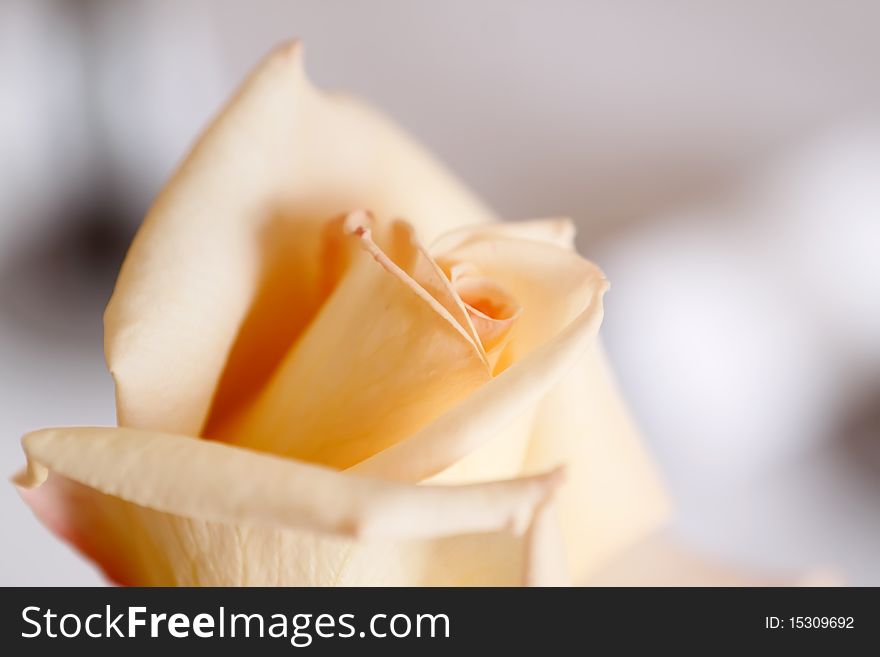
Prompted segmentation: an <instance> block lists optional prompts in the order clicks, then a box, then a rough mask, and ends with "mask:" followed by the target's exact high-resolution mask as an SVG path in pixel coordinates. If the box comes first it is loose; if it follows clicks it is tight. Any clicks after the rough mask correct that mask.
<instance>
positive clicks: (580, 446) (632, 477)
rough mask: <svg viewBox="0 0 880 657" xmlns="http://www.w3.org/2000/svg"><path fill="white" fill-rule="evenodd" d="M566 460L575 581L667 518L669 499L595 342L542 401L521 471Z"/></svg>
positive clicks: (562, 496) (568, 537) (561, 503)
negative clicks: (569, 474) (568, 475)
mask: <svg viewBox="0 0 880 657" xmlns="http://www.w3.org/2000/svg"><path fill="white" fill-rule="evenodd" d="M559 463H565V464H566V468H567V469H568V470H569V471H570V473H571V476H570V477H569V478H568V479H566V483H565V485H564V486H563V487H562V489H561V490H560V491H559V495H558V497H557V504H556V506H557V508H558V511H559V519H560V522H561V523H562V529H563V535H564V537H565V546H566V553H567V555H568V562H569V564H570V566H571V570H572V577H573V578H574V580H575V581H578V580H581V579H583V578H584V577H587V576H588V575H589V574H590V573H591V572H593V571H594V570H595V569H596V568H598V567H599V566H601V565H602V564H603V563H604V562H605V561H606V560H607V559H609V558H611V557H612V556H613V555H614V554H616V553H617V552H618V551H620V550H623V549H625V548H626V547H628V546H629V545H631V544H632V543H634V542H636V541H638V540H640V539H641V538H643V537H644V536H646V535H647V534H649V533H652V532H654V531H655V530H656V529H657V528H658V527H660V526H661V525H662V524H663V523H665V522H666V521H667V520H668V515H669V500H668V498H667V495H666V491H665V489H664V486H663V484H662V482H661V481H660V478H659V476H658V473H657V471H656V470H655V467H654V464H653V461H652V460H651V458H650V455H649V454H648V452H647V451H646V450H645V448H644V446H643V445H642V442H641V437H640V436H639V433H638V431H637V430H636V428H635V425H634V424H633V423H632V421H631V420H630V417H629V414H628V413H627V410H626V407H625V405H624V403H623V401H622V399H621V397H620V395H619V393H618V391H617V387H616V385H615V382H614V380H613V378H612V376H611V374H610V371H609V370H608V367H607V365H606V363H605V357H604V353H603V350H602V347H601V345H600V344H596V345H594V346H593V347H592V348H590V349H588V350H587V352H586V353H585V354H584V355H583V356H582V357H581V358H580V360H579V361H578V362H577V364H576V365H575V367H574V368H573V369H572V370H571V371H570V372H569V373H568V375H567V376H566V377H565V378H564V379H563V380H562V381H560V382H559V383H558V384H557V385H556V386H555V387H554V389H553V390H552V391H551V392H550V394H548V395H547V397H546V398H545V399H544V400H543V401H542V402H541V406H540V408H539V410H538V413H537V417H536V421H535V425H534V428H533V431H532V437H531V442H530V444H529V450H528V454H527V457H526V460H525V466H524V469H523V472H539V471H542V470H543V469H545V468H548V467H551V466H552V465H553V464H559Z"/></svg>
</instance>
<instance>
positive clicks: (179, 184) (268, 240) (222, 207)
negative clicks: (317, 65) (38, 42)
mask: <svg viewBox="0 0 880 657" xmlns="http://www.w3.org/2000/svg"><path fill="white" fill-rule="evenodd" d="M358 208H368V209H369V210H370V211H372V212H373V213H374V214H375V215H376V216H377V217H378V218H380V219H382V220H386V219H389V218H392V217H407V218H409V219H410V220H411V221H413V222H414V223H415V225H416V228H417V229H418V232H419V234H420V235H421V236H422V237H423V238H424V239H433V238H434V237H435V236H436V235H438V234H439V233H440V232H442V231H444V230H448V229H450V228H452V227H454V226H456V225H465V224H470V223H480V222H485V221H489V220H491V219H492V216H491V214H490V213H489V212H488V211H487V210H486V209H485V208H484V207H483V206H482V205H481V204H480V203H479V202H478V201H476V200H475V199H474V198H473V197H472V196H471V195H470V194H469V193H468V192H466V191H465V190H463V189H462V187H461V186H460V185H459V184H458V183H457V182H456V181H455V180H454V179H453V177H452V176H450V175H449V174H448V173H447V172H446V171H445V170H444V169H443V168H442V167H441V166H439V165H438V164H437V163H436V162H435V161H433V160H432V159H431V158H430V157H429V156H427V155H426V154H425V153H424V152H422V150H421V149H420V148H419V147H417V146H416V145H415V144H413V142H412V141H411V140H410V139H409V138H408V137H406V136H405V135H403V134H402V133H401V132H400V131H399V130H398V129H397V128H395V127H394V126H392V125H391V124H390V123H389V122H388V121H386V120H385V119H384V118H382V117H381V116H380V115H378V114H377V113H375V112H374V111H372V110H371V109H369V108H367V107H366V106H364V105H363V104H361V103H359V102H357V101H355V100H352V99H349V98H346V97H343V96H340V95H337V94H326V93H323V92H320V91H318V90H316V89H315V88H314V87H313V86H312V85H311V84H310V83H309V81H308V80H307V79H306V77H305V75H304V74H303V71H302V65H301V49H300V47H299V46H298V45H296V44H292V45H286V46H283V47H281V48H279V49H278V50H276V51H275V52H274V53H272V54H271V55H270V56H269V57H268V58H267V59H266V60H265V61H264V62H263V63H262V64H261V65H260V66H259V67H258V68H257V70H256V72H254V73H253V74H252V75H251V77H250V78H249V79H248V80H247V81H246V82H245V83H244V84H243V86H242V87H241V89H240V90H239V92H238V93H237V94H236V95H235V97H234V98H233V99H232V101H231V102H230V104H229V105H228V106H227V107H226V108H225V109H224V111H223V112H222V113H221V114H220V116H219V117H218V118H217V119H216V120H215V121H214V122H213V123H212V124H211V125H210V126H209V128H208V129H207V131H206V132H205V133H204V134H203V135H202V137H201V138H200V139H199V141H198V143H197V144H196V145H195V147H194V149H193V150H192V152H191V153H190V154H189V156H188V157H187V158H186V160H185V161H184V162H183V164H182V165H181V166H180V168H179V169H178V170H177V172H176V173H175V174H174V176H173V178H172V179H171V181H170V182H169V183H168V185H167V186H166V187H165V189H164V190H163V191H162V193H161V194H160V195H159V197H158V199H157V200H156V202H155V204H154V206H153V207H152V208H151V210H150V212H149V214H148V215H147V218H146V220H145V221H144V224H143V226H142V227H141V230H140V231H139V233H138V235H137V237H136V238H135V240H134V243H133V244H132V246H131V249H130V251H129V253H128V256H127V258H126V262H125V264H124V265H123V268H122V271H121V273H120V277H119V280H118V281H117V284H116V289H115V290H114V293H113V297H112V298H111V301H110V304H109V305H108V308H107V312H106V314H105V334H106V338H105V347H106V355H107V361H108V364H109V366H110V369H111V371H112V373H113V376H114V378H115V381H116V386H117V390H116V394H117V413H118V417H119V421H120V423H121V424H123V425H126V426H134V427H141V428H151V429H156V430H164V431H172V432H178V433H186V434H191V435H195V434H197V433H198V432H199V431H200V430H201V428H202V425H203V423H204V421H205V417H206V414H207V413H208V409H209V406H210V404H211V399H212V396H213V394H214V391H215V387H216V385H217V381H218V378H219V377H220V375H221V372H222V371H223V369H224V366H225V363H226V360H227V357H228V356H229V354H230V351H231V350H232V349H233V345H234V343H235V342H236V339H237V336H238V332H239V329H240V328H241V327H242V325H243V323H246V322H247V321H248V314H249V312H250V310H251V309H252V306H253V304H254V302H255V299H261V298H262V302H261V303H258V304H257V307H258V308H259V309H260V311H261V312H262V311H264V310H265V311H266V312H269V315H267V317H266V318H262V319H261V318H257V319H254V318H250V323H251V324H252V325H253V326H255V327H256V329H255V331H256V333H255V337H254V339H253V340H252V343H254V344H259V343H260V340H261V338H262V335H261V331H262V332H265V333H266V334H267V335H268V337H269V339H270V341H272V342H273V343H275V342H278V343H281V344H280V346H278V348H279V349H281V348H283V347H284V344H283V339H281V338H279V337H278V336H277V335H276V334H275V331H277V332H278V333H279V334H280V335H281V336H282V338H283V335H284V331H295V330H296V328H297V327H298V326H299V325H300V324H301V323H302V318H303V317H308V316H309V315H310V313H311V312H312V311H313V309H314V305H315V292H314V291H313V290H314V286H315V285H316V280H317V273H316V270H317V264H316V263H317V258H318V257H319V253H320V248H318V246H319V237H318V236H319V233H320V230H321V226H322V225H323V222H324V221H326V220H328V219H331V218H333V217H335V216H338V215H340V214H345V213H347V212H350V211H352V210H355V209H358ZM288 248H289V249H290V250H287V249H288ZM279 251H280V253H279ZM285 254H286V259H285ZM279 263H280V264H279ZM267 278H268V280H269V281H270V283H266V280H267ZM267 285H268V287H269V288H270V289H268V290H266V289H265V287H266V286H267ZM263 297H268V298H263ZM281 300H285V302H286V304H287V306H286V307H283V309H282V310H276V311H275V312H277V313H278V314H279V316H280V319H281V321H280V322H277V321H275V319H274V316H273V315H272V311H271V310H268V309H272V308H275V309H277V308H278V306H279V303H280V301H281Z"/></svg>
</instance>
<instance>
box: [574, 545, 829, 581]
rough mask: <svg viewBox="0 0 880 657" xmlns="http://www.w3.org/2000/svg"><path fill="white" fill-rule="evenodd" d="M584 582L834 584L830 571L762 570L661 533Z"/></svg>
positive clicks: (627, 551)
mask: <svg viewBox="0 0 880 657" xmlns="http://www.w3.org/2000/svg"><path fill="white" fill-rule="evenodd" d="M581 583H582V584H585V585H586V586H793V585H801V586H834V585H837V584H839V583H840V579H839V578H838V577H837V576H836V575H834V574H833V573H830V572H829V573H825V572H820V571H815V572H813V573H809V574H807V575H806V576H796V575H788V576H783V575H779V574H775V575H773V574H770V573H763V574H762V573H761V572H759V571H757V570H755V569H749V568H746V567H743V566H740V567H734V566H731V565H730V564H727V563H724V562H722V561H720V560H719V559H711V558H709V557H706V556H705V555H702V554H699V553H698V552H696V551H695V550H693V549H690V548H686V547H685V546H683V545H681V544H680V543H677V542H676V541H674V540H672V539H670V538H668V537H665V536H663V535H659V534H657V535H654V536H650V537H648V538H646V539H644V540H642V541H640V542H639V543H637V544H635V545H633V546H631V547H629V548H628V549H627V550H623V551H622V552H621V553H620V554H618V555H616V556H615V558H614V559H613V560H611V562H610V563H608V564H607V565H606V566H605V567H604V568H602V569H601V570H599V571H598V572H596V573H594V574H593V576H592V577H591V578H589V579H587V580H585V581H582V582H581Z"/></svg>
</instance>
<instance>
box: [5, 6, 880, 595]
mask: <svg viewBox="0 0 880 657" xmlns="http://www.w3.org/2000/svg"><path fill="white" fill-rule="evenodd" d="M878 26H880V3H877V2H873V1H871V0H865V1H861V2H860V1H830V0H829V1H824V0H811V1H809V2H807V1H796V0H763V1H757V0H754V1H739V2H734V1H732V0H731V1H721V2H701V1H696V0H694V1H685V0H674V1H664V2H660V1H657V2H651V1H649V0H643V1H638V2H611V1H608V2H603V1H597V0H589V1H581V2H575V1H562V0H553V1H549V2H546V1H543V2H542V1H538V0H530V1H514V0H490V1H487V0H483V1H477V2H474V1H471V2H467V1H464V0H457V1H446V2H430V3H429V2H407V1H404V0H401V1H390V0H383V1H378V2H375V1H374V2H369V3H365V2H340V1H335V0H320V1H319V0H315V1H312V0H300V1H297V2H270V1H252V2H230V1H215V2H208V1H190V2H171V1H150V2H143V1H133V2H125V3H119V2H109V1H106V2H105V1H101V0H71V1H68V2H46V1H33V0H21V1H17V0H2V2H0V465H2V470H3V471H4V472H6V473H8V474H11V473H12V472H13V471H15V470H16V469H17V468H18V467H20V465H21V464H22V463H23V458H22V455H21V451H20V447H19V444H18V440H19V438H20V436H21V435H22V434H23V433H24V432H25V431H27V430H30V429H33V428H37V427H42V426H47V425H53V424H65V425H66V424H76V423H80V424H101V423H105V424H111V423H113V422H114V411H113V393H112V385H111V382H110V378H109V376H108V375H107V374H106V372H105V370H104V364H103V357H102V353H101V324H100V317H101V310H102V308H103V304H104V303H105V302H106V299H107V297H108V295H109V292H110V290H111V287H112V283H113V280H114V276H115V273H116V269H117V267H118V265H119V263H120V261H121V258H122V255H123V253H124V249H125V247H126V245H127V243H128V240H129V239H130V238H131V235H132V234H133V232H134V230H135V228H136V226H137V224H138V222H139V220H140V218H141V217H142V216H143V214H144V212H145V210H146V208H147V207H148V205H149V202H150V199H151V198H152V197H153V196H154V195H155V193H156V192H157V191H158V190H159V189H160V187H161V185H162V183H163V181H164V180H165V179H166V178H167V177H168V175H169V173H170V171H171V170H172V168H173V166H174V164H175V162H176V161H177V160H178V159H179V158H180V157H181V156H182V155H183V154H184V153H185V151H186V149H187V147H188V145H189V143H190V142H191V141H192V139H193V138H194V137H195V135H196V134H197V133H198V131H199V130H200V128H201V126H202V125H203V124H204V123H205V121H206V120H207V119H208V118H209V117H210V116H211V115H212V114H213V113H214V112H215V111H216V110H217V109H218V108H219V107H220V106H221V104H222V103H223V102H224V100H225V99H226V97H227V96H228V95H229V93H230V92H231V91H232V90H233V89H234V87H235V86H236V84H237V83H238V82H239V81H240V79H241V78H242V76H243V75H244V74H245V73H246V72H247V70H248V69H249V68H250V67H251V66H252V65H253V64H254V63H255V62H256V61H257V60H258V59H259V58H260V57H261V56H262V55H263V54H264V53H265V52H266V51H267V50H268V49H269V48H270V47H271V46H273V45H275V44H276V43H277V42H279V41H281V40H284V39H287V38H289V37H291V36H297V37H300V38H302V39H303V40H304V41H305V44H306V64H307V67H308V69H309V71H310V74H311V76H312V77H313V79H314V80H315V81H316V82H317V83H318V84H319V85H320V86H323V87H329V88H342V89H346V90H348V91H351V92H355V93H357V94H359V95H361V96H363V97H365V98H367V99H369V100H370V101H372V102H373V103H374V104H375V105H377V106H379V107H380V108H382V109H383V110H385V111H386V112H387V113H388V114H390V115H391V116H392V117H393V118H394V119H396V120H397V121H398V122H399V123H400V124H402V125H403V126H404V127H405V128H406V129H408V130H409V131H410V132H411V133H413V134H414V135H415V136H416V137H417V138H418V139H420V140H421V141H422V142H424V143H425V144H426V145H427V146H428V147H429V148H430V149H432V150H433V151H434V152H435V153H436V154H437V155H438V156H439V157H440V158H441V159H442V160H444V161H445V162H446V163H447V164H448V165H449V166H450V167H451V168H452V169H453V170H455V171H456V172H457V173H458V174H459V175H460V177H461V178H462V179H464V180H465V181H466V182H467V183H469V184H470V185H471V186H472V187H473V188H474V189H475V190H476V191H477V192H478V193H479V194H481V195H482V196H483V197H484V198H485V199H486V200H487V201H488V202H489V203H490V204H491V205H492V206H494V207H495V208H496V209H497V210H498V211H499V213H500V214H502V215H503V216H504V217H506V218H509V219H524V218H530V217H537V216H556V215H568V216H571V217H573V218H574V219H575V221H576V222H577V224H578V226H579V231H580V232H579V238H578V240H579V247H580V249H581V251H582V252H583V253H584V254H585V255H587V256H588V257H590V258H591V259H593V260H595V261H596V262H598V263H599V264H600V265H602V266H603V267H604V268H605V270H606V272H607V273H608V275H609V277H610V279H611V281H612V284H613V287H612V291H611V292H610V293H609V295H608V297H607V299H606V301H607V312H606V323H605V325H604V328H603V333H604V336H605V342H606V344H607V347H608V350H609V352H610V355H611V358H612V360H613V362H614V364H615V366H616V368H617V372H618V375H619V378H620V381H621V385H622V387H623V388H624V390H625V392H626V394H627V396H628V398H629V399H630V401H631V404H632V407H633V411H634V414H635V415H636V417H637V419H638V420H639V422H640V423H641V425H642V427H643V428H644V432H645V435H646V439H647V441H648V443H649V447H650V449H651V450H652V451H653V452H654V454H655V455H656V456H657V459H658V461H659V463H660V465H661V467H662V468H663V471H664V473H665V475H666V477H667V480H668V482H669V486H670V488H671V490H672V492H673V494H674V496H675V499H676V502H677V503H678V517H677V520H676V527H675V530H676V532H677V533H678V534H679V535H680V536H682V537H683V538H684V539H685V540H687V541H688V542H690V543H692V544H693V545H695V546H697V547H699V548H701V549H705V550H708V551H711V552H712V553H714V554H717V555H719V556H722V557H725V558H728V559H730V560H732V561H735V562H737V563H740V564H743V565H750V566H754V567H762V568H767V569H771V570H776V571H779V572H791V571H798V570H799V569H801V568H804V567H808V566H815V565H825V566H831V567H833V568H835V569H836V570H837V571H838V572H840V573H842V574H843V575H844V577H845V580H846V581H848V582H849V583H854V584H874V585H877V584H880V556H878V555H880V522H878V519H880V264H878V263H880V258H878V255H877V254H878V252H880V121H878V120H880V39H878V38H877V29H878ZM0 513H2V517H3V519H4V524H5V530H4V540H3V555H2V556H3V559H2V560H0V584H92V583H99V582H100V581H101V580H100V578H99V576H98V575H97V574H96V572H95V571H94V570H93V569H92V568H91V566H89V565H88V564H86V563H84V562H82V561H81V560H80V559H79V558H78V557H77V556H75V555H74V554H73V553H72V552H71V551H69V550H68V549H67V548H66V547H65V546H63V545H62V544H60V543H59V542H57V541H56V540H54V539H52V538H50V536H49V535H48V533H47V532H46V531H45V530H44V529H42V527H40V526H39V525H38V523H37V522H36V520H35V519H33V517H32V516H31V515H30V513H29V511H28V510H27V509H26V508H25V506H24V505H23V504H22V503H21V502H20V501H19V500H18V499H17V495H16V493H15V492H14V490H13V488H12V486H11V485H10V486H7V487H5V488H3V487H0Z"/></svg>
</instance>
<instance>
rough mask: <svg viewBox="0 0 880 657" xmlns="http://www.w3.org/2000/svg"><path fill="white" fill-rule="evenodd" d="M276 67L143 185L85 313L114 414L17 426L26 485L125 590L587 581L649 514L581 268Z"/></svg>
mask: <svg viewBox="0 0 880 657" xmlns="http://www.w3.org/2000/svg"><path fill="white" fill-rule="evenodd" d="M300 60H301V54H300V49H299V47H298V46H296V45H291V46H286V47H283V48H281V49H279V50H278V51H277V52H275V53H274V54H272V55H271V56H270V57H269V58H268V59H267V60H266V61H265V62H264V63H263V64H262V65H261V66H260V67H259V68H258V70H257V71H256V72H255V73H254V74H253V75H252V76H251V77H250V78H249V79H248V80H247V82H246V83H245V84H244V86H243V88H242V89H241V90H240V91H239V92H238V94H237V95H236V96H235V98H234V99H233V100H232V102H231V103H230V104H229V106H228V107H227V108H226V109H225V110H224V111H223V112H222V114H221V115H220V116H219V118H217V119H216V120H215V121H214V123H213V124H212V125H211V126H210V127H209V129H208V130H207V131H206V133H205V134H204V135H203V136H202V137H201V139H200V140H199V142H198V143H197V144H196V146H195V147H194V149H193V151H192V152H191V154H190V155H189V156H188V158H187V159H186V161H185V162H184V163H183V164H182V166H181V167H180V168H179V170H178V171H177V172H176V173H175V175H174V176H173V178H172V180H171V181H170V182H169V184H168V185H167V187H166V188H165V190H164V191H163V192H162V193H161V194H160V195H159V197H158V199H157V201H156V203H155V204H154V206H153V208H152V209H151V210H150V212H149V214H148V216H147V218H146V219H145V221H144V224H143V226H142V227H141V229H140V231H139V233H138V235H137V237H136V238H135V240H134V242H133V244H132V246H131V249H130V251H129V253H128V256H127V258H126V261H125V263H124V265H123V268H122V270H121V272H120V276H119V280H118V282H117V284H116V288H115V290H114V293H113V296H112V298H111V300H110V303H109V305H108V307H107V311H106V314H105V334H106V335H105V344H106V356H107V362H108V365H109V368H110V370H111V372H112V374H113V377H114V380H115V384H116V397H117V409H118V421H119V425H120V428H65V429H49V430H44V431H38V432H35V433H32V434H29V435H27V436H25V438H24V439H23V445H24V449H25V452H26V454H27V457H28V470H27V472H26V473H23V474H22V475H20V476H19V483H20V484H21V485H22V487H23V494H24V495H25V498H26V500H27V501H28V503H29V504H31V506H32V507H33V509H34V511H35V512H36V513H37V515H38V516H39V517H40V518H41V519H42V520H43V521H44V522H45V523H46V524H47V525H48V526H49V527H51V528H52V529H53V530H54V531H56V532H57V533H58V534H59V535H61V536H62V537H64V538H65V539H67V540H69V541H70V542H71V543H72V544H74V545H75V546H76V547H77V548H79V549H80V550H81V551H82V552H83V553H84V554H86V555H87V556H88V557H90V558H91V559H93V560H95V561H96V562H97V563H98V564H99V565H100V567H101V568H102V569H103V570H104V571H105V572H106V574H107V575H108V576H109V577H110V578H112V579H113V580H115V581H118V582H121V583H127V584H257V585H263V584H517V583H524V582H525V583H557V582H564V581H569V579H570V578H573V579H575V580H578V581H580V580H583V579H584V578H587V577H590V576H593V575H596V574H597V573H598V572H599V571H600V570H601V569H602V567H603V566H604V565H605V564H606V563H608V562H609V560H610V559H611V558H612V557H613V556H615V555H617V554H618V553H620V552H621V551H623V550H624V549H626V548H628V547H629V546H631V545H633V544H634V543H635V542H636V541H637V540H638V539H640V538H642V537H643V536H645V535H646V534H647V533H649V532H651V531H652V530H653V529H655V528H656V527H657V526H658V525H659V524H660V523H661V522H662V521H663V519H664V517H665V512H666V499H665V496H664V493H663V491H662V488H661V487H660V485H659V483H658V481H657V478H656V475H655V473H654V469H653V467H652V464H651V462H650V460H649V459H648V458H647V456H646V454H645V452H644V450H643V449H642V447H641V445H640V442H639V439H638V436H637V434H636V433H635V431H634V430H633V427H632V424H631V423H630V421H629V419H628V417H627V414H626V411H625V408H624V406H623V405H622V403H621V401H620V399H619V397H618V394H617V392H616V390H615V388H614V385H613V383H612V382H611V380H610V378H609V375H608V371H607V369H606V367H605V364H604V360H603V356H602V351H601V348H600V346H599V345H598V344H596V337H595V336H596V332H597V330H598V326H599V323H600V321H601V316H602V295H603V293H604V291H605V288H606V283H605V279H604V277H603V276H602V274H601V272H600V271H599V270H598V269H597V268H596V267H595V266H594V265H592V264H591V263H589V262H587V261H586V260H584V259H582V258H581V257H580V256H578V255H577V254H576V253H575V251H574V250H573V248H572V237H573V231H572V229H571V225H570V224H569V223H568V222H566V221H561V220H551V221H539V222H527V223H518V224H503V223H492V220H493V217H492V216H491V215H490V213H489V212H488V211H486V210H485V209H484V208H483V207H482V206H481V205H479V203H477V202H476V201H475V200H474V199H473V198H471V196H470V195H469V194H468V193H466V192H465V191H463V190H462V189H461V188H460V187H459V186H458V185H457V183H456V182H455V181H454V180H453V179H452V178H451V177H450V176H449V175H448V174H447V173H445V172H444V171H443V170H442V169H441V168H440V167H439V166H438V165H437V164H435V163H434V162H433V161H432V160H431V159H429V158H428V157H427V156H426V155H425V154H423V153H422V152H421V151H420V150H419V149H418V148H417V147H416V146H414V145H413V144H412V143H410V141H408V140H407V139H406V138H405V137H404V136H402V135H401V134H400V133H399V132H398V131H397V130H396V129H395V128H394V127H392V126H391V125H390V124H389V123H387V122H386V121H385V120H384V119H382V118H381V117H379V116H377V115H376V114H375V113H374V112H372V111H371V110H369V109H367V108H366V107H364V106H363V105H361V104H360V103H358V102H356V101H353V100H350V99H347V98H344V97H341V96H338V95H328V94H325V93H322V92H319V91H317V90H316V89H314V88H313V87H312V86H311V84H310V83H309V82H308V81H307V80H306V78H305V76H304V74H303V73H302V69H301V61H300ZM367 211H368V212H369V213H368V212H367ZM398 217H403V218H405V219H406V220H407V221H400V220H397V218H398ZM407 222H409V223H407ZM456 226H468V227H466V228H463V229H458V230H451V231H450V229H452V228H455V227H456ZM413 227H414V228H413ZM441 233H445V235H444V236H442V237H440V238H439V239H436V238H437V237H438V236H439V235H440V234H441ZM423 243H430V244H431V247H430V249H425V248H423V247H422V246H421V244H423ZM560 466H562V467H564V470H565V472H564V477H561V475H560V473H559V470H558V468H559V467H560ZM562 478H564V482H562V483H560V482H561V479H562Z"/></svg>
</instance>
